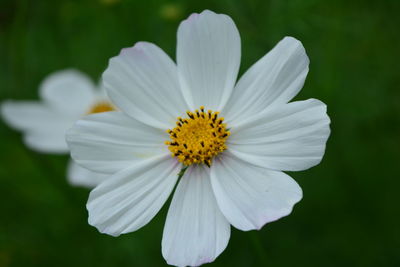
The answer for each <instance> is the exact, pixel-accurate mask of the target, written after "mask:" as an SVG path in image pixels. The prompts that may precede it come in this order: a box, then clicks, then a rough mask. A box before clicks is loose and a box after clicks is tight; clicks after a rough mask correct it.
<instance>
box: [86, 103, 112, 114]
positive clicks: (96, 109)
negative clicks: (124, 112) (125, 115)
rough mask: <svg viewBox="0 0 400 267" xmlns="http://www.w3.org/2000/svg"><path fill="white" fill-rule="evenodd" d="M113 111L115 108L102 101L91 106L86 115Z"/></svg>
mask: <svg viewBox="0 0 400 267" xmlns="http://www.w3.org/2000/svg"><path fill="white" fill-rule="evenodd" d="M114 110H115V108H114V106H113V105H112V104H111V103H110V102H108V101H105V100H103V101H98V102H96V103H95V104H94V105H93V106H91V107H90V109H89V111H88V112H87V114H95V113H102V112H108V111H114Z"/></svg>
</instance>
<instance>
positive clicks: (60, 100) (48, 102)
mask: <svg viewBox="0 0 400 267" xmlns="http://www.w3.org/2000/svg"><path fill="white" fill-rule="evenodd" d="M39 93H40V97H41V99H42V101H41V102H39V101H11V100H8V101H5V102H3V103H2V105H1V115H2V116H3V118H4V120H5V121H6V122H7V123H8V124H9V125H10V126H11V127H13V128H14V129H17V130H20V131H22V132H23V133H24V142H25V144H26V145H27V146H28V147H29V148H31V149H33V150H35V151H38V152H42V153H50V154H67V153H69V149H68V146H67V143H66V142H65V132H66V131H67V129H69V128H71V127H72V125H73V124H74V122H75V121H76V120H78V119H80V118H82V116H84V115H87V114H89V113H95V112H102V111H109V110H110V109H111V106H110V104H109V101H108V100H107V98H106V95H105V92H104V89H101V88H96V86H95V85H94V84H93V82H92V81H91V80H90V79H89V78H88V77H87V76H86V75H84V74H83V73H81V72H78V71H76V70H63V71H58V72H55V73H53V74H51V75H49V76H48V77H47V78H46V79H45V80H44V81H43V83H42V84H41V86H40V88H39ZM67 177H68V180H69V182H70V183H71V184H74V185H80V186H86V187H94V186H96V185H97V184H98V183H100V182H101V181H103V180H104V179H105V178H106V177H107V176H106V175H103V174H98V173H93V172H91V171H89V170H87V169H84V168H82V167H80V166H79V165H77V164H75V163H74V162H73V161H72V160H71V161H70V163H69V165H68V171H67Z"/></svg>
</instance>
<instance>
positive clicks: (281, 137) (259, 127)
mask: <svg viewBox="0 0 400 267" xmlns="http://www.w3.org/2000/svg"><path fill="white" fill-rule="evenodd" d="M329 123H330V120H329V117H328V115H327V114H326V105H325V104H324V103H322V102H321V101H319V100H316V99H309V100H306V101H297V102H292V103H289V104H285V105H281V106H279V107H277V108H274V109H273V110H269V112H266V113H264V114H260V116H258V117H256V118H254V119H253V120H251V121H247V122H246V123H243V124H241V125H240V126H239V127H237V128H232V129H231V132H232V135H231V136H230V137H229V139H228V142H227V144H228V149H229V150H230V152H231V153H232V154H234V155H236V156H237V157H239V158H241V159H243V160H245V161H247V162H249V163H251V164H256V165H259V166H261V167H265V168H269V169H274V170H284V171H300V170H305V169H308V168H310V167H312V166H315V165H317V164H318V163H319V162H320V161H321V159H322V157H323V155H324V153H325V144H326V141H327V139H328V136H329V134H330V129H329Z"/></svg>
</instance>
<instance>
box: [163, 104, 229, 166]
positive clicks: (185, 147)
mask: <svg viewBox="0 0 400 267" xmlns="http://www.w3.org/2000/svg"><path fill="white" fill-rule="evenodd" d="M186 114H187V115H188V118H187V119H183V118H181V117H178V118H177V122H176V125H177V126H176V127H175V128H174V129H172V130H167V133H169V135H170V138H171V140H172V141H166V142H165V144H166V145H168V149H169V150H170V151H171V152H172V157H176V158H177V159H178V160H179V161H180V162H182V163H183V164H184V165H186V166H189V165H191V164H193V163H197V164H200V163H204V164H206V165H207V166H208V167H210V166H211V160H212V158H213V157H214V156H216V155H218V154H219V153H221V152H222V151H224V150H225V149H226V148H227V146H226V144H225V141H226V139H227V138H228V136H229V134H230V132H229V131H228V130H227V128H226V124H225V123H223V121H224V118H218V114H219V112H213V111H211V110H208V112H206V111H204V107H203V106H201V107H200V111H199V110H195V111H194V112H190V111H187V112H186Z"/></svg>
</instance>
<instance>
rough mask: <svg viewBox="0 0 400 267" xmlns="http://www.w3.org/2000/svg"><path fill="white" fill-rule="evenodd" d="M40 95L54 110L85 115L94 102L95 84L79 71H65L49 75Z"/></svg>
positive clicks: (41, 87) (42, 85)
mask: <svg viewBox="0 0 400 267" xmlns="http://www.w3.org/2000/svg"><path fill="white" fill-rule="evenodd" d="M40 95H41V97H42V99H43V100H45V101H46V102H47V103H48V104H49V105H51V106H52V107H53V108H55V109H58V110H60V111H62V112H65V113H70V114H78V115H83V114H85V113H86V112H88V111H89V108H90V105H92V104H93V101H94V84H93V82H92V81H91V80H90V79H89V78H88V77H87V76H86V75H85V74H83V73H81V72H79V71H77V70H72V69H70V70H63V71H58V72H55V73H53V74H51V75H49V76H48V77H47V78H46V79H45V80H44V81H43V83H42V84H41V86H40Z"/></svg>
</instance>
